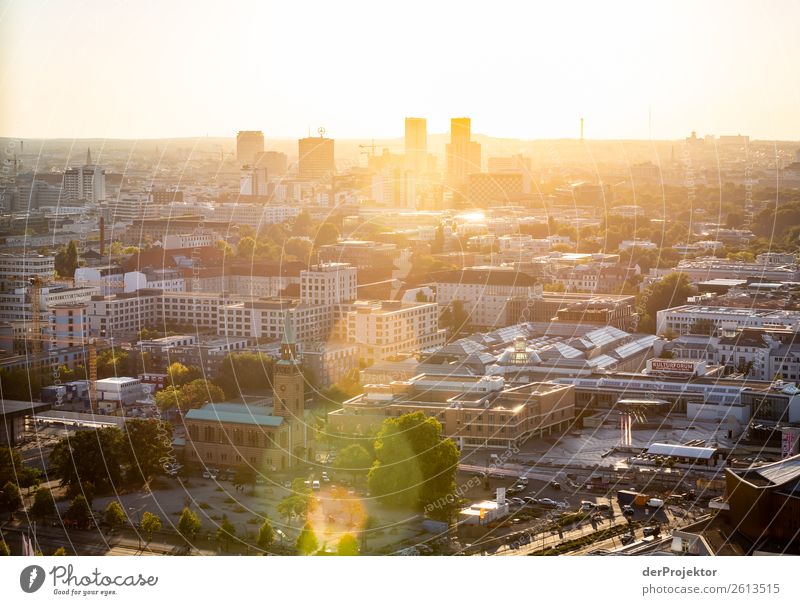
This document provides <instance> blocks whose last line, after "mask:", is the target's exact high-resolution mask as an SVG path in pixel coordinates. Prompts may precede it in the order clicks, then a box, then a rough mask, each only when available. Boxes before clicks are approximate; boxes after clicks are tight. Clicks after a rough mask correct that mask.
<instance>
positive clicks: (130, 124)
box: [0, 0, 800, 140]
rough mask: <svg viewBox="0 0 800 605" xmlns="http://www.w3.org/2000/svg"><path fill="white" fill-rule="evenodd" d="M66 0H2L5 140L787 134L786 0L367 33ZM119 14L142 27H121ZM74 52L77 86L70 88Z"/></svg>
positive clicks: (210, 11) (552, 11) (798, 90)
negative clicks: (461, 123)
mask: <svg viewBox="0 0 800 605" xmlns="http://www.w3.org/2000/svg"><path fill="white" fill-rule="evenodd" d="M75 6H76V5H75V4H68V3H61V2H48V3H42V2H29V3H28V2H26V3H21V2H14V1H12V0H5V1H4V2H2V3H0V31H2V37H3V39H4V40H5V41H6V42H5V46H6V49H7V52H4V53H2V58H0V82H1V83H2V85H3V88H4V89H5V90H6V91H12V94H6V95H4V97H3V100H2V111H0V135H2V136H13V137H15V138H16V137H25V138H91V137H101V138H133V139H138V138H144V139H146V138H164V137H169V138H172V137H186V136H202V135H211V136H221V135H225V134H227V133H230V132H235V131H236V130H239V129H254V130H263V131H264V132H265V133H266V135H267V136H268V137H270V136H272V137H276V138H292V137H298V136H300V135H302V134H305V133H306V132H308V131H309V130H310V131H311V132H312V134H313V133H314V132H315V131H316V128H317V127H318V126H321V125H322V126H325V128H326V129H327V132H328V133H329V134H330V136H332V137H333V138H339V139H347V138H373V137H374V138H388V137H395V136H397V137H399V136H402V122H401V121H400V119H399V118H400V117H402V116H422V117H426V119H427V125H428V132H430V133H435V132H445V131H446V130H447V126H448V122H449V120H450V118H451V117H452V116H459V115H464V116H470V117H471V118H472V120H473V124H474V128H473V130H474V131H475V132H476V133H481V134H490V135H492V136H496V137H514V138H523V139H539V138H542V139H549V138H565V137H566V138H571V137H575V138H577V136H578V130H579V120H580V118H581V117H585V119H586V131H585V135H586V138H588V139H649V138H652V139H674V138H680V137H682V136H686V133H687V132H688V131H691V130H696V131H697V132H698V134H699V135H703V134H705V133H713V134H737V133H742V134H748V135H750V136H751V137H752V138H756V139H779V140H792V139H794V140H797V139H800V114H798V112H797V111H796V107H798V105H800V103H799V102H800V83H798V82H796V81H794V80H793V79H791V78H786V77H785V75H784V72H783V62H784V61H787V60H790V59H791V57H792V56H796V54H797V50H798V48H797V45H798V43H797V41H796V39H795V38H794V37H793V36H792V32H791V24H792V23H795V22H797V18H796V17H798V16H800V15H798V12H799V11H800V9H799V8H798V6H797V5H796V4H794V3H788V2H785V3H783V2H782V3H772V4H770V5H769V7H768V8H766V9H764V11H763V12H762V13H759V14H757V15H753V14H752V11H749V10H748V7H747V5H745V4H742V3H724V4H721V3H705V4H702V5H700V6H697V7H694V6H691V5H689V4H683V3H681V4H673V5H670V8H669V11H667V10H664V9H660V8H657V7H650V8H649V9H645V8H642V7H638V6H636V5H633V4H624V3H618V4H614V5H612V8H611V9H609V8H608V5H603V7H594V6H591V5H586V4H581V3H571V4H570V5H568V6H562V7H545V6H536V7H528V6H524V5H517V6H516V10H511V11H498V12H497V13H489V14H487V15H483V14H482V15H481V18H480V21H478V20H477V19H475V18H474V17H473V14H474V13H473V11H472V10H471V9H472V7H471V6H470V5H467V6H464V7H461V10H459V11H454V10H452V8H451V7H448V6H433V7H427V6H426V7H424V8H423V7H422V6H421V5H409V6H407V7H406V9H405V11H403V12H401V13H399V14H397V15H396V16H393V21H394V25H393V27H392V28H391V30H390V31H389V30H387V28H379V32H380V36H375V37H370V36H369V35H364V34H363V32H364V31H368V30H366V27H367V26H368V25H371V24H372V21H371V19H372V18H373V16H372V15H370V14H369V13H367V12H366V11H364V10H362V9H361V8H360V7H359V6H358V5H357V4H352V3H351V4H344V5H337V6H336V7H333V6H326V5H324V4H317V3H305V4H303V5H302V6H277V7H276V6H266V7H264V6H261V5H258V4H253V3H248V2H242V3H236V4H234V5H233V6H232V7H230V9H229V10H228V9H226V11H224V12H223V11H219V10H217V9H215V7H214V6H213V5H209V4H200V5H198V6H197V7H196V8H195V5H194V4H193V5H191V7H190V6H189V5H184V4H183V3H181V2H173V3H168V4H166V5H164V6H161V5H158V6H156V5H149V4H145V5H144V6H142V7H141V9H140V10H138V11H137V12H135V13H131V12H130V11H125V10H124V9H122V8H120V7H114V6H109V5H107V4H105V3H98V2H94V1H86V2H83V3H80V4H78V5H77V6H78V8H77V9H76V8H75ZM190 8H191V10H189V9H190ZM123 15H124V22H125V27H126V31H130V32H142V35H141V36H139V35H130V36H119V35H118V31H117V28H116V26H115V25H114V24H115V23H120V22H121V20H122V17H123ZM309 15H311V18H309ZM510 15H512V16H514V17H515V18H510V17H509V16H510ZM610 15H614V16H615V18H608V17H609V16H610ZM723 15H724V17H725V19H724V28H720V27H717V25H716V24H717V23H721V21H720V19H719V18H720V17H721V16H723ZM793 15H794V17H793ZM345 16H347V17H348V18H343V17H345ZM601 17H603V18H602V19H601ZM334 22H335V23H336V26H335V28H333V27H329V25H328V24H330V23H334ZM598 22H602V23H603V27H602V28H598V27H595V23H598ZM97 23H103V24H104V27H102V28H100V27H97V26H96V24H97ZM290 24H296V27H292V26H288V25H290ZM709 24H710V25H709ZM453 32H455V34H454V33H453ZM298 33H299V34H302V35H301V38H302V39H303V40H305V41H306V43H305V44H293V43H292V41H293V39H294V37H295V36H296V35H297V34H298ZM34 34H36V35H35V36H34ZM145 35H146V36H147V37H148V38H149V39H151V40H155V41H156V43H155V44H142V42H143V40H144V39H145V38H144V36H145ZM33 39H36V41H37V43H36V44H35V45H33V44H31V42H30V40H33ZM410 40H413V41H414V43H411V44H409V41H410ZM321 49H324V52H323V51H322V50H321ZM76 66H81V70H82V73H83V75H82V76H81V78H82V79H81V81H82V85H81V86H71V85H69V83H70V82H74V77H75V73H74V69H75V68H76ZM87 66H91V67H90V68H89V67H87ZM86 69H88V70H89V71H88V72H85V73H84V70H86ZM89 75H91V77H88V76H89ZM532 85H533V87H534V88H533V89H534V90H537V91H538V93H537V94H535V95H533V96H531V94H530V91H531V86H532ZM54 90H58V91H59V94H57V95H53V94H52V91H54ZM334 90H335V91H336V92H337V94H335V95H332V94H328V93H329V92H330V91H334ZM53 100H57V101H58V103H53V102H52V101H53Z"/></svg>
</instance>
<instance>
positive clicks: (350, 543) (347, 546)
mask: <svg viewBox="0 0 800 605" xmlns="http://www.w3.org/2000/svg"><path fill="white" fill-rule="evenodd" d="M336 553H337V554H338V555H339V556H340V557H354V556H356V555H357V554H358V540H356V538H355V536H353V535H352V534H344V535H343V536H342V537H341V538H339V545H338V546H337V547H336Z"/></svg>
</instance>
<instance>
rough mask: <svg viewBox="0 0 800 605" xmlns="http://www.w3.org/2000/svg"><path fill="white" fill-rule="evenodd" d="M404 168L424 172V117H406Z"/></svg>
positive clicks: (426, 146) (425, 156) (426, 138)
mask: <svg viewBox="0 0 800 605" xmlns="http://www.w3.org/2000/svg"><path fill="white" fill-rule="evenodd" d="M405 143H406V169H407V170H410V171H412V172H413V173H414V174H415V175H419V174H422V173H423V172H425V168H426V166H427V162H428V125H427V121H426V120H425V118H406V140H405Z"/></svg>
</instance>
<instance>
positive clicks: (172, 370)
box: [167, 361, 203, 387]
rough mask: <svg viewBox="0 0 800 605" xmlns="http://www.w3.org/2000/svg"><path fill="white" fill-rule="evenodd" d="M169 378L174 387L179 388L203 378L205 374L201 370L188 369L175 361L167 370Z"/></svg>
mask: <svg viewBox="0 0 800 605" xmlns="http://www.w3.org/2000/svg"><path fill="white" fill-rule="evenodd" d="M167 376H168V377H169V381H170V383H171V384H172V385H173V386H176V387H179V386H183V385H184V384H186V383H188V382H191V381H192V380H197V379H198V378H202V376H203V373H202V371H200V370H199V368H187V367H186V366H185V365H183V364H182V363H181V362H179V361H175V362H173V363H171V364H170V365H169V367H168V368H167Z"/></svg>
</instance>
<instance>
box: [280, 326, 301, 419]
mask: <svg viewBox="0 0 800 605" xmlns="http://www.w3.org/2000/svg"><path fill="white" fill-rule="evenodd" d="M302 370H303V365H302V363H301V361H300V358H299V357H298V355H297V343H296V342H295V336H294V326H293V323H292V317H291V311H287V312H286V315H285V317H284V319H283V338H282V339H281V358H280V359H279V360H278V362H277V363H276V364H275V373H274V376H273V378H272V383H273V387H272V388H273V407H274V411H273V414H274V415H275V416H281V417H283V418H285V419H286V420H288V421H289V422H290V423H299V424H302V423H303V422H304V415H305V384H304V383H305V379H304V377H303V371H302Z"/></svg>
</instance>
